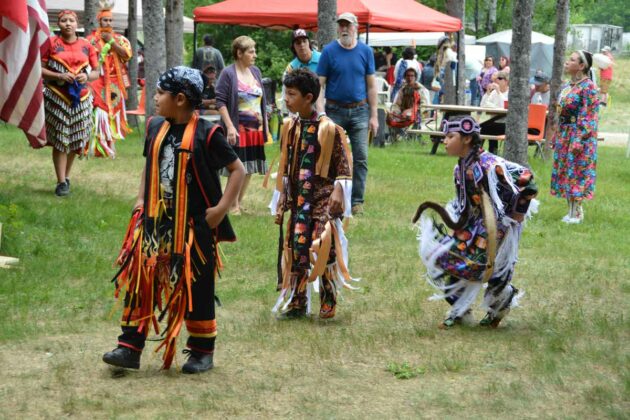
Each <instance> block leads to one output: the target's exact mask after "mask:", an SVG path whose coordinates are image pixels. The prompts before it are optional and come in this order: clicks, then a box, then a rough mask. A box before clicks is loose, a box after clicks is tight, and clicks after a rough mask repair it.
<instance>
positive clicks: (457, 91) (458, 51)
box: [455, 31, 463, 105]
mask: <svg viewBox="0 0 630 420" xmlns="http://www.w3.org/2000/svg"><path fill="white" fill-rule="evenodd" d="M459 33H460V31H457V32H456V34H457V55H458V58H460V57H461V54H460V49H461V45H460V43H459V42H460V39H459ZM461 64H462V62H461V60H459V59H458V60H457V66H455V104H456V105H463V104H460V103H459V68H460V67H461Z"/></svg>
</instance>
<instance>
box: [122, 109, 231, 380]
mask: <svg viewBox="0 0 630 420" xmlns="http://www.w3.org/2000/svg"><path fill="white" fill-rule="evenodd" d="M197 124H198V117H197V116H196V115H194V116H193V118H192V119H191V121H190V122H189V123H188V125H187V126H186V129H185V131H184V136H183V139H182V144H181V146H180V149H181V152H180V153H178V154H177V155H176V163H175V173H176V179H175V182H176V184H175V193H174V200H173V201H174V206H173V208H172V209H173V213H172V214H173V227H172V233H171V235H169V236H170V237H169V239H168V240H167V241H166V242H168V246H166V247H165V244H164V243H160V239H161V238H160V235H159V234H158V229H159V227H160V220H161V219H162V218H163V217H167V216H166V215H165V211H166V208H165V204H164V201H163V200H162V199H161V198H160V175H159V156H160V150H161V146H162V143H163V140H164V138H165V137H166V134H167V133H168V130H169V127H170V124H169V123H168V122H167V121H164V122H163V123H162V125H161V127H160V129H159V131H158V133H157V136H156V137H155V139H154V140H153V142H152V143H151V146H150V148H149V152H148V155H147V166H146V181H145V182H146V184H145V185H146V190H145V207H144V208H143V209H138V210H137V211H136V212H134V214H133V216H132V218H131V221H130V223H129V226H128V228H127V233H126V234H125V239H124V241H123V247H122V249H121V251H120V254H119V256H118V258H117V260H116V263H117V264H118V265H119V266H120V267H121V268H120V271H119V272H118V273H117V274H116V276H115V277H114V281H115V284H116V292H115V296H116V297H120V296H121V291H122V292H123V293H126V294H127V297H126V299H125V308H124V311H123V324H126V325H128V326H134V327H136V326H137V327H138V332H139V333H142V334H145V336H146V335H147V334H148V332H149V330H150V329H151V327H152V328H153V329H154V331H155V333H156V334H160V330H159V322H160V321H161V320H162V319H163V318H164V317H167V322H166V328H165V330H164V331H163V332H162V333H161V334H162V336H163V337H164V341H163V342H162V343H161V344H160V345H159V346H158V347H157V349H156V350H155V351H156V352H158V351H160V350H161V349H162V348H163V349H164V355H163V358H162V360H163V366H162V367H163V368H164V369H168V368H169V367H170V366H171V363H172V361H173V357H174V355H175V351H176V339H177V337H178V335H179V332H180V330H181V327H182V324H183V322H184V317H185V315H186V313H187V312H191V311H192V309H193V308H192V296H191V285H192V282H193V281H196V278H197V276H198V275H200V273H201V271H200V270H201V268H202V266H203V265H205V264H206V263H208V262H209V261H208V260H207V258H216V260H215V261H213V263H214V264H215V267H216V268H218V267H220V266H221V262H220V260H219V259H218V253H216V252H215V253H214V255H209V253H205V254H204V252H203V251H202V248H203V247H202V246H200V244H199V243H198V242H197V239H196V236H195V229H194V228H195V226H194V221H193V219H192V218H191V217H188V186H187V176H186V174H187V168H188V166H189V163H190V162H192V160H193V159H192V150H193V144H194V135H195V130H196V127H197ZM192 166H193V167H194V166H195V164H194V163H192ZM188 173H190V171H189V172H188ZM213 240H215V238H214V237H213ZM213 247H214V245H213ZM165 249H166V250H167V251H166V252H164V250H165ZM193 255H194V258H191V256H193ZM156 308H157V310H158V311H157V312H156V311H155V309H156Z"/></svg>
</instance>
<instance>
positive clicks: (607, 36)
mask: <svg viewBox="0 0 630 420" xmlns="http://www.w3.org/2000/svg"><path fill="white" fill-rule="evenodd" d="M622 38H623V28H622V27H621V26H613V25H603V24H602V25H599V24H597V25H586V24H584V25H571V26H570V29H569V37H568V40H567V41H568V42H567V43H568V45H569V47H570V49H572V50H588V51H591V52H599V51H600V50H601V49H602V48H603V47H605V46H609V47H610V48H611V50H612V53H613V54H619V53H620V52H621V50H622V45H621V43H622Z"/></svg>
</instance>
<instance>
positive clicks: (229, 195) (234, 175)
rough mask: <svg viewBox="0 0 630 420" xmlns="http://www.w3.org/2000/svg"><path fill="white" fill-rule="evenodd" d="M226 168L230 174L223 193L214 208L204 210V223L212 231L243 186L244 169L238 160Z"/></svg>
mask: <svg viewBox="0 0 630 420" xmlns="http://www.w3.org/2000/svg"><path fill="white" fill-rule="evenodd" d="M226 168H227V170H228V171H229V172H230V176H229V178H228V181H227V185H226V186H225V193H224V194H223V197H221V200H220V201H219V203H218V204H217V205H216V206H214V207H209V208H207V209H206V223H208V226H210V227H211V228H212V229H214V228H215V227H217V226H218V225H219V223H221V220H223V218H224V217H225V215H226V213H227V212H228V210H229V209H230V205H231V204H232V203H233V202H234V201H236V198H237V197H238V193H239V191H240V190H241V187H242V186H243V181H244V180H245V167H244V166H243V163H242V162H241V161H240V159H236V160H234V161H233V162H232V163H230V164H228V165H226Z"/></svg>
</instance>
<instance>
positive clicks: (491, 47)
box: [477, 29, 555, 76]
mask: <svg viewBox="0 0 630 420" xmlns="http://www.w3.org/2000/svg"><path fill="white" fill-rule="evenodd" d="M554 42H555V40H554V38H552V37H550V36H547V35H544V34H541V33H538V32H532V50H531V57H530V64H529V69H530V73H531V75H532V76H533V75H534V74H535V73H536V70H538V69H542V70H543V71H544V72H545V74H547V76H551V69H552V65H553V44H554ZM477 44H482V45H485V46H486V54H487V55H491V56H493V57H494V58H495V62H498V60H499V57H500V56H502V55H504V56H506V57H510V45H512V30H511V29H509V30H507V31H501V32H497V33H495V34H492V35H488V36H486V37H483V38H480V39H478V40H477ZM516 59H518V58H517V57H510V60H511V61H514V60H516Z"/></svg>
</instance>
